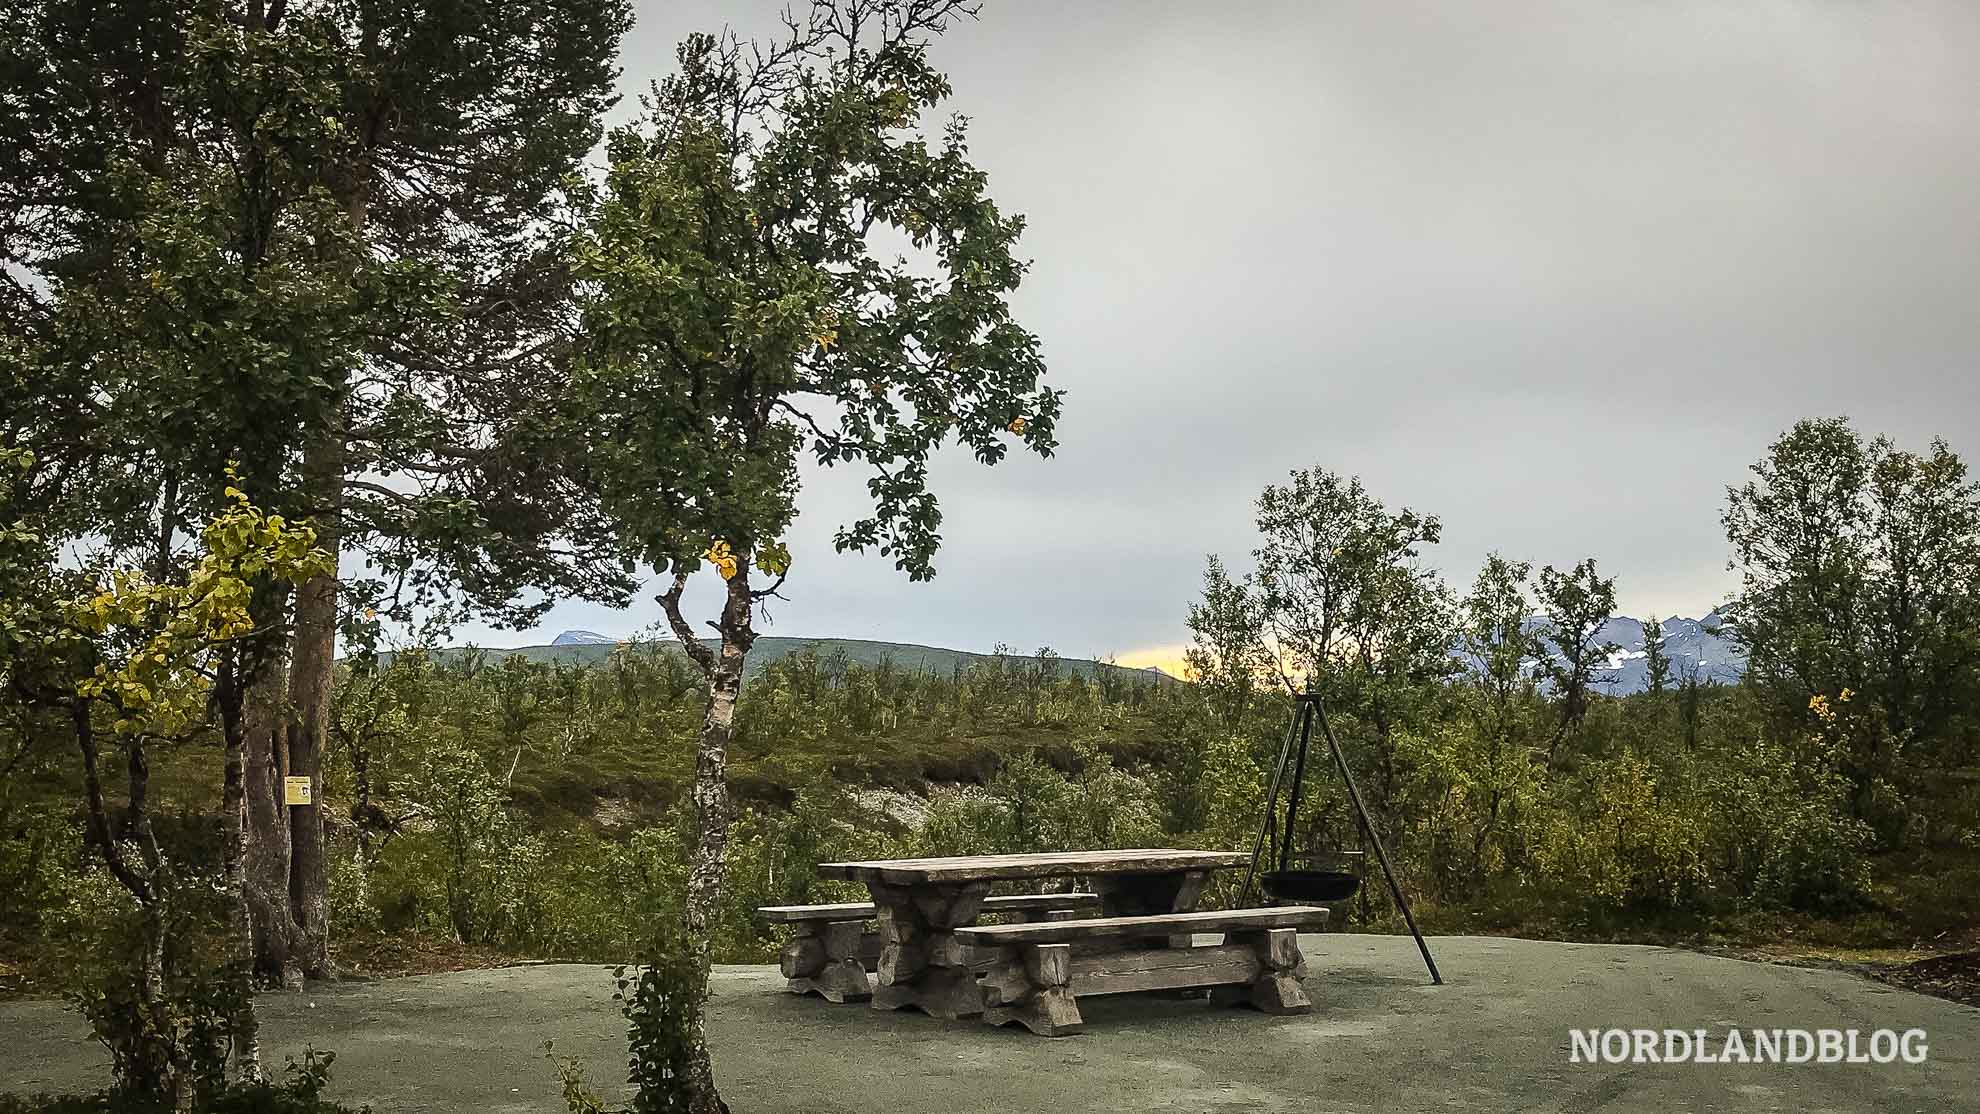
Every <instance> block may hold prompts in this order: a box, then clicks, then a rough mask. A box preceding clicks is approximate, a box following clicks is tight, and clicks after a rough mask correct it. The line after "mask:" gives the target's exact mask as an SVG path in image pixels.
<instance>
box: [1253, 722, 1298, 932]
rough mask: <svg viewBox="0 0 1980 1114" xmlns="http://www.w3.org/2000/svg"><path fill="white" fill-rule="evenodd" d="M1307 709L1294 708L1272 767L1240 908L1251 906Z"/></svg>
mask: <svg viewBox="0 0 1980 1114" xmlns="http://www.w3.org/2000/svg"><path fill="white" fill-rule="evenodd" d="M1304 713H1305V709H1303V708H1300V707H1298V706H1297V705H1295V706H1294V708H1293V720H1292V726H1291V727H1290V728H1289V729H1288V730H1287V731H1286V741H1285V742H1283V743H1280V744H1279V760H1278V762H1277V763H1276V764H1274V765H1273V767H1272V788H1271V790H1270V791H1269V792H1267V793H1266V794H1265V815H1264V817H1263V819H1261V820H1259V822H1258V838H1257V839H1256V840H1253V841H1252V844H1251V864H1250V865H1249V866H1247V867H1245V868H1244V886H1243V887H1242V888H1240V889H1239V890H1238V907H1239V908H1244V907H1246V906H1249V905H1250V904H1251V887H1252V884H1253V883H1254V882H1255V881H1257V877H1258V859H1259V857H1260V856H1261V855H1263V854H1264V852H1265V836H1266V833H1267V832H1269V831H1273V830H1274V829H1273V824H1272V820H1273V817H1274V816H1275V815H1276V814H1277V813H1278V811H1279V786H1280V785H1281V784H1282V783H1284V781H1285V778H1286V760H1287V759H1288V758H1290V757H1291V756H1292V744H1293V736H1294V735H1297V734H1299V722H1300V717H1301V716H1302V715H1303V714H1304Z"/></svg>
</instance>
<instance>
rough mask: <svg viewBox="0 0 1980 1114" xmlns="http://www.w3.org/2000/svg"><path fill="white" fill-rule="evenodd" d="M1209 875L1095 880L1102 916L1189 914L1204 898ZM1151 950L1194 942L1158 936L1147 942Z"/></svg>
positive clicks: (1123, 876)
mask: <svg viewBox="0 0 1980 1114" xmlns="http://www.w3.org/2000/svg"><path fill="white" fill-rule="evenodd" d="M1209 877H1210V875H1209V873H1208V872H1207V871H1201V870H1185V871H1176V872H1173V873H1166V874H1107V875H1100V876H1097V877H1095V878H1094V879H1093V880H1092V881H1093V888H1094V890H1095V891H1096V892H1098V893H1099V894H1100V909H1101V915H1102V916H1107V917H1146V916H1150V915H1152V914H1156V913H1188V912H1192V911H1194V910H1195V908H1196V902H1197V899H1198V898H1199V897H1201V896H1202V895H1203V883H1204V882H1205V881H1206V880H1207V879H1208V878H1209ZM1145 942H1146V943H1147V945H1148V946H1149V947H1156V948H1160V947H1170V948H1187V947H1189V946H1190V945H1191V944H1192V943H1194V941H1192V940H1191V939H1190V938H1189V937H1188V936H1168V937H1162V936H1156V937H1152V938H1150V939H1148V940H1147V941H1145Z"/></svg>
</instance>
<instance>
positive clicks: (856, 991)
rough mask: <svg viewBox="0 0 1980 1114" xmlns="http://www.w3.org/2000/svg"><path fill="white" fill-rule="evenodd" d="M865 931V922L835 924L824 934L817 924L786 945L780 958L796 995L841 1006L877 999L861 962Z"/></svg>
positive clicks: (838, 922)
mask: <svg viewBox="0 0 1980 1114" xmlns="http://www.w3.org/2000/svg"><path fill="white" fill-rule="evenodd" d="M864 927H865V925H864V923H863V922H861V921H833V922H831V923H829V924H827V925H825V926H824V928H823V929H822V930H821V929H820V928H819V927H818V925H817V924H816V923H815V922H814V923H812V924H807V925H805V926H803V928H801V929H800V930H799V931H800V933H801V935H799V936H798V938H797V939H795V940H792V941H791V942H790V943H788V944H785V945H784V951H783V954H782V955H781V956H780V957H779V961H780V963H779V965H780V967H781V968H782V970H783V972H784V977H785V978H788V979H789V980H790V987H791V990H792V992H794V993H797V994H819V995H822V996H823V997H824V998H825V1000H826V1001H828V1002H840V1003H844V1002H864V1001H866V1000H867V999H868V998H871V997H873V984H872V983H871V982H869V981H868V980H867V978H866V968H865V967H863V966H861V964H860V961H859V953H860V935H861V930H862V929H863V928H864ZM807 930H808V931H807Z"/></svg>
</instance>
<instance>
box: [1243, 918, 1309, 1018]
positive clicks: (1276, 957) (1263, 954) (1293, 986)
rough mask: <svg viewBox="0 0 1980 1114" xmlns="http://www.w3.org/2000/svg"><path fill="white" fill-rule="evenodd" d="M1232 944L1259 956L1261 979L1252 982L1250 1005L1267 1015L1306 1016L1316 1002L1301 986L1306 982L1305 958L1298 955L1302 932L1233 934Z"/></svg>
mask: <svg viewBox="0 0 1980 1114" xmlns="http://www.w3.org/2000/svg"><path fill="white" fill-rule="evenodd" d="M1229 939H1230V942H1231V943H1233V944H1245V945H1249V946H1250V947H1251V949H1252V951H1254V952H1256V953H1257V954H1258V963H1259V972H1258V977H1257V978H1256V979H1254V980H1252V983H1251V993H1250V998H1249V1001H1250V1002H1251V1004H1252V1005H1254V1006H1257V1007H1258V1008H1259V1009H1261V1010H1264V1011H1265V1012H1266V1013H1305V1012H1306V1011H1308V1010H1310V1009H1312V1008H1313V1000H1312V999H1310V998H1308V997H1307V996H1306V990H1305V988H1304V987H1303V986H1301V985H1300V983H1301V980H1302V979H1304V978H1306V957H1305V956H1303V955H1301V954H1300V951H1299V930H1298V929H1295V928H1268V929H1266V930H1264V931H1262V932H1233V933H1231V934H1230V937H1229Z"/></svg>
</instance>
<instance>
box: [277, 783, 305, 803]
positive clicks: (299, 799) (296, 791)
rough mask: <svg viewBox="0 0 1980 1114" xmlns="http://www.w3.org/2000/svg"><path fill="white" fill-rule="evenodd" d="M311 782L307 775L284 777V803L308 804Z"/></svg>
mask: <svg viewBox="0 0 1980 1114" xmlns="http://www.w3.org/2000/svg"><path fill="white" fill-rule="evenodd" d="M309 794H310V784H309V779H308V778H306V777H285V778H283V779H282V803H283V804H285V805H306V804H308V803H309V801H310V796H309Z"/></svg>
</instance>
